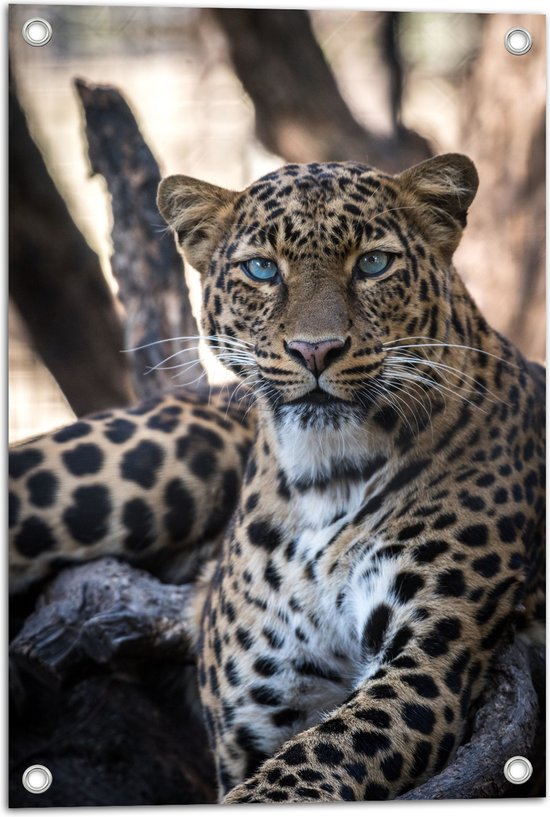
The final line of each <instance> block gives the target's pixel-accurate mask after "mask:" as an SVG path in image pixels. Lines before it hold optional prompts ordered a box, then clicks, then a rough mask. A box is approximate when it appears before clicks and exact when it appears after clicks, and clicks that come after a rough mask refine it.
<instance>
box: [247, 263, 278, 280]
mask: <svg viewBox="0 0 550 817" xmlns="http://www.w3.org/2000/svg"><path fill="white" fill-rule="evenodd" d="M243 268H244V271H245V272H246V273H247V275H249V276H250V277H251V278H252V279H253V280H254V281H274V280H275V278H276V277H277V276H278V274H279V267H278V266H277V264H276V263H275V261H270V260H269V258H251V259H250V261H245V262H244V264H243Z"/></svg>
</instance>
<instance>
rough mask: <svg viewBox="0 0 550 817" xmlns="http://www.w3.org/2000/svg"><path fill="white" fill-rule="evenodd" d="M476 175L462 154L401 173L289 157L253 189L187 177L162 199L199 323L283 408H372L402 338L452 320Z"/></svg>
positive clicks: (301, 415)
mask: <svg viewBox="0 0 550 817" xmlns="http://www.w3.org/2000/svg"><path fill="white" fill-rule="evenodd" d="M477 184H478V177H477V172H476V170H475V167H474V165H473V164H472V162H471V161H470V160H469V159H468V158H467V157H466V156H462V155H459V154H446V155H441V156H437V157H435V158H433V159H429V160H427V161H425V162H422V163H421V164H418V165H415V166H414V167H412V168H410V169H408V170H406V171H404V172H403V173H401V174H399V175H394V176H391V175H387V174H385V173H382V172H380V171H377V170H375V169H373V168H372V167H369V166H367V165H360V164H355V163H350V162H346V163H328V164H306V165H287V166H285V167H282V168H281V169H280V170H277V171H275V172H273V173H270V174H268V175H266V176H264V177H263V178H261V179H260V180H258V181H257V182H255V183H254V184H252V185H251V186H250V187H248V188H247V189H245V190H244V191H243V192H232V191H229V190H225V189H223V188H219V187H216V186H213V185H211V184H207V183H205V182H201V181H198V180H196V179H192V178H189V177H186V176H171V177H169V178H167V179H165V180H164V181H163V182H161V185H160V188H159V196H158V206H159V210H160V212H161V213H162V215H163V217H164V218H165V220H166V221H167V223H168V224H169V225H170V226H171V227H172V228H173V230H174V232H175V234H176V238H177V242H178V245H179V247H180V249H181V251H182V253H183V255H184V257H185V259H186V260H187V261H188V262H189V263H190V264H191V265H192V266H193V267H194V268H195V269H197V270H198V271H199V273H200V274H201V276H202V284H203V317H202V323H203V331H204V334H205V335H206V336H207V337H209V338H212V339H214V340H213V349H214V352H215V354H217V355H218V356H219V357H220V359H221V360H222V362H223V363H225V364H226V365H227V366H228V367H229V368H230V369H231V370H233V372H235V373H236V374H237V375H238V376H239V377H240V378H242V379H243V380H244V381H245V382H247V383H249V384H250V385H251V386H252V387H253V389H254V391H255V392H256V394H257V395H259V398H260V399H263V400H264V401H266V403H267V404H268V405H269V408H270V410H271V412H272V414H273V416H275V417H279V418H286V420H288V418H289V417H290V418H293V419H294V420H297V421H299V422H301V423H302V424H306V425H307V424H314V425H316V426H317V427H322V426H323V425H326V424H332V425H334V424H341V423H345V422H346V420H350V418H355V419H357V418H358V417H364V415H365V414H366V413H368V412H369V411H370V410H372V407H373V406H376V405H378V404H380V402H381V401H382V400H383V397H384V393H383V392H384V389H386V388H388V386H387V383H386V385H385V386H384V385H383V375H384V369H385V365H386V361H387V357H388V354H389V350H390V349H391V345H392V344H395V343H396V342H397V341H398V340H399V339H402V338H404V337H409V336H414V337H430V338H441V339H442V340H443V339H444V338H445V337H446V335H447V333H448V328H449V325H450V323H451V295H450V293H451V289H452V287H451V276H452V275H453V270H452V260H451V259H452V256H453V253H454V251H455V249H456V247H457V245H458V243H459V240H460V237H461V234H462V230H463V227H464V225H465V223H466V213H467V210H468V207H469V205H470V203H471V202H472V200H473V198H474V195H475V192H476V189H477Z"/></svg>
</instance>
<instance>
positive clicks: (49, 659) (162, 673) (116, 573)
mask: <svg viewBox="0 0 550 817" xmlns="http://www.w3.org/2000/svg"><path fill="white" fill-rule="evenodd" d="M188 602H189V588H186V587H185V586H182V587H175V586H172V585H163V584H161V583H160V582H158V581H157V580H156V579H153V578H151V577H150V576H149V575H148V574H147V573H145V572H143V571H141V570H137V569H135V568H131V567H129V566H128V565H125V564H122V563H118V562H117V561H115V560H114V559H101V560H98V561H97V562H91V563H88V564H86V565H84V566H81V567H77V568H70V569H66V570H64V571H63V572H61V573H60V574H59V576H58V577H57V578H56V579H55V580H54V581H53V582H52V583H51V584H50V585H49V586H48V587H47V588H46V589H45V591H44V593H43V595H42V596H41V598H40V600H39V603H38V607H37V609H36V611H35V613H33V614H32V615H31V616H30V617H29V618H28V619H27V622H26V623H25V625H24V627H23V629H22V630H21V632H20V633H19V635H18V636H16V638H15V639H14V640H13V642H12V645H11V662H12V669H11V672H10V689H11V692H12V695H11V700H12V706H11V717H10V725H11V737H10V805H11V806H12V807H14V806H16V807H31V806H34V807H36V806H41V807H47V806H65V807H66V806H87V805H88V806H92V805H94V806H99V805H105V806H107V805H109V806H113V805H157V804H158V805H166V804H171V803H172V804H176V803H177V804H186V803H211V802H214V801H215V797H216V791H215V775H214V769H213V763H212V757H211V753H210V750H209V748H208V742H207V738H206V733H205V729H204V724H203V722H202V715H201V711H200V707H199V706H198V690H197V688H196V680H195V667H194V664H193V656H192V654H191V651H190V648H189V639H188V637H187V630H186V627H185V625H184V623H183V617H184V615H185V611H186V609H187V607H188ZM34 763H42V764H44V765H45V766H47V767H48V768H49V769H51V771H52V773H53V777H54V783H53V785H52V787H51V788H50V789H49V790H48V791H47V792H46V793H44V794H42V795H40V797H38V796H37V795H31V794H29V793H27V792H26V791H25V790H24V788H23V787H22V785H21V775H22V773H23V771H24V770H25V768H26V767H27V766H29V765H31V764H34Z"/></svg>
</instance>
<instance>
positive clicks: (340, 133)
mask: <svg viewBox="0 0 550 817" xmlns="http://www.w3.org/2000/svg"><path fill="white" fill-rule="evenodd" d="M212 14H213V15H214V17H215V19H216V21H217V22H218V24H219V25H220V27H221V28H222V29H223V31H224V32H225V35H226V37H227V40H228V43H229V49H230V53H231V59H232V61H233V65H234V68H235V71H236V73H237V76H238V77H239V79H240V80H241V82H242V83H243V86H244V88H245V90H246V91H247V93H248V94H249V96H250V98H251V99H252V102H253V103H254V107H255V111H256V133H257V136H258V138H259V139H260V140H261V141H262V142H263V144H264V145H265V146H266V147H267V148H268V150H270V151H272V152H273V153H276V154H278V155H279V156H282V157H284V158H285V159H286V160H288V161H291V162H314V161H341V160H348V159H351V160H358V161H362V162H368V163H369V164H372V165H375V166H376V167H380V168H382V169H383V170H386V171H389V172H395V171H398V170H403V169H404V168H405V167H408V166H409V165H411V164H414V163H415V162H417V161H421V160H422V159H425V158H427V157H428V156H429V155H430V153H431V151H430V149H429V146H428V143H427V142H426V140H425V139H423V138H422V137H421V136H419V135H418V134H417V133H415V132H414V131H410V130H407V129H406V128H399V129H398V131H397V132H396V133H395V134H393V135H392V136H390V137H383V136H377V135H375V134H373V133H369V132H368V131H367V130H365V128H363V127H362V125H360V124H359V123H358V122H357V120H356V119H355V118H354V117H353V115H352V113H351V111H350V110H349V108H348V106H347V105H346V103H345V101H344V99H343V98H342V96H341V94H340V91H339V89H338V86H337V83H336V80H335V78H334V75H333V74H332V71H331V70H330V67H329V65H328V63H327V61H326V60H325V57H324V55H323V52H322V50H321V48H320V46H319V44H318V42H317V41H316V39H315V36H314V34H313V30H312V28H311V22H310V19H309V15H308V13H307V12H306V11H288V10H285V11H277V10H265V9H261V10H258V9H224V8H219V9H212Z"/></svg>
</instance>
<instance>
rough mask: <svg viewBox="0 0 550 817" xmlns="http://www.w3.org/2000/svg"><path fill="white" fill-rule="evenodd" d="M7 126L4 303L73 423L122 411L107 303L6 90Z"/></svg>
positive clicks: (114, 330)
mask: <svg viewBox="0 0 550 817" xmlns="http://www.w3.org/2000/svg"><path fill="white" fill-rule="evenodd" d="M9 119H10V134H9V136H10V138H9V166H10V174H9V213H10V218H9V268H10V276H9V288H10V296H11V297H12V298H13V301H14V302H15V304H16V306H17V308H18V310H19V312H20V314H21V316H22V318H23V320H24V322H25V324H26V327H27V329H28V330H29V333H30V336H31V339H32V343H33V347H34V349H35V351H36V352H37V353H38V355H39V356H40V357H41V358H42V360H43V361H44V363H45V365H46V366H47V367H48V369H49V370H50V372H51V373H52V375H53V376H54V378H55V379H56V381H57V382H58V384H59V386H60V388H61V389H62V391H63V393H64V394H65V397H66V398H67V400H68V402H69V404H70V405H71V407H72V409H73V410H74V412H75V413H76V414H77V415H78V416H80V415H82V414H87V413H91V412H94V411H100V410H102V409H106V408H110V407H111V406H124V405H127V404H128V403H130V402H131V400H132V397H133V394H132V388H131V383H130V378H129V374H128V362H127V360H126V358H125V357H124V355H122V354H121V353H120V349H121V348H122V345H123V333H122V327H121V323H120V319H119V317H118V314H117V311H116V309H115V302H114V299H113V296H112V294H111V292H110V290H109V287H108V285H107V282H106V281H105V277H104V275H103V272H102V270H101V266H100V263H99V259H98V257H97V255H96V254H95V253H94V252H93V250H92V249H91V248H90V247H89V245H88V244H87V242H86V240H85V239H84V237H83V235H82V234H81V232H80V231H79V229H78V228H77V226H76V225H75V223H74V221H73V220H72V218H71V215H70V213H69V211H68V209H67V205H66V204H65V201H64V200H63V198H62V196H61V195H60V193H59V192H58V190H57V188H56V187H55V184H54V182H53V181H52V179H51V177H50V175H49V173H48V170H47V168H46V165H45V163H44V160H43V158H42V155H41V153H40V151H39V150H38V148H37V146H36V145H35V143H34V142H33V140H32V138H31V135H30V133H29V129H28V126H27V121H26V118H25V115H24V113H23V110H22V108H21V105H20V104H19V101H18V99H17V95H16V91H15V87H14V86H13V84H12V83H11V82H10V90H9Z"/></svg>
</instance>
